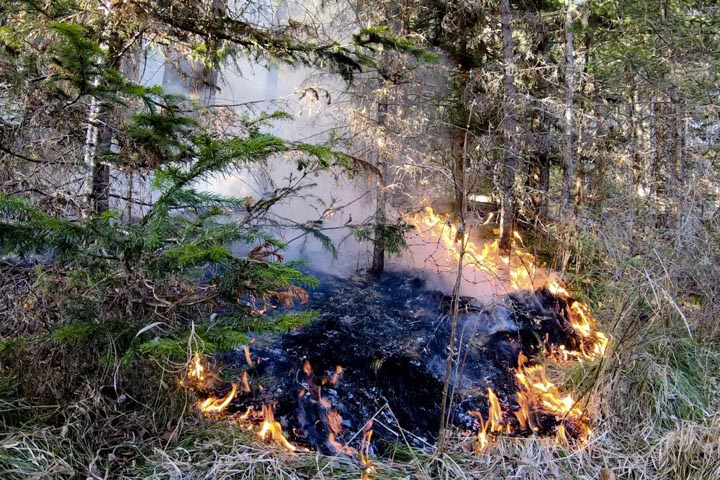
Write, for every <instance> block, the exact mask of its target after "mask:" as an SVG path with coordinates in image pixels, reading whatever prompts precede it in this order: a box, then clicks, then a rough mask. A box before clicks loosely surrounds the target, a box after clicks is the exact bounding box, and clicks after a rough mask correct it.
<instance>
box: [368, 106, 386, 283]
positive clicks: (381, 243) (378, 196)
mask: <svg viewBox="0 0 720 480" xmlns="http://www.w3.org/2000/svg"><path fill="white" fill-rule="evenodd" d="M387 115H388V102H387V99H383V100H382V101H381V102H380V103H379V104H378V127H379V129H380V130H381V132H382V133H381V134H380V135H383V134H384V133H385V127H386V125H387ZM385 148H386V146H385V145H379V146H378V155H377V167H378V170H379V171H380V173H381V174H382V177H380V178H378V181H377V186H376V193H375V235H374V236H375V241H374V242H373V260H372V266H371V267H370V273H372V274H375V275H379V274H381V273H382V272H383V271H384V270H385V237H384V234H383V227H384V225H385V222H386V220H387V218H386V212H385V208H386V204H387V198H386V197H387V195H386V189H387V173H388V168H387V161H386V159H385V151H384V149H385Z"/></svg>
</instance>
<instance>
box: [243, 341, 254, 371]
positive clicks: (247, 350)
mask: <svg viewBox="0 0 720 480" xmlns="http://www.w3.org/2000/svg"><path fill="white" fill-rule="evenodd" d="M243 351H244V352H245V361H246V362H247V364H248V367H250V368H253V367H254V364H253V361H252V357H251V356H250V348H249V347H248V346H247V345H243Z"/></svg>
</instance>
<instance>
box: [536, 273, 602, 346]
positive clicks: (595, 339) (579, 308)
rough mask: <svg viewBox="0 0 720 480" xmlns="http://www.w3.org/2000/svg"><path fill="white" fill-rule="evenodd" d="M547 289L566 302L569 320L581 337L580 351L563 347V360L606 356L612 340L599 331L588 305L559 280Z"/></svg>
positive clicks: (552, 279)
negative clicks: (573, 294)
mask: <svg viewBox="0 0 720 480" xmlns="http://www.w3.org/2000/svg"><path fill="white" fill-rule="evenodd" d="M546 288H547V289H548V291H549V292H550V293H552V294H553V295H555V296H557V297H559V298H561V299H563V300H565V302H567V304H568V306H569V311H568V319H569V320H570V325H571V326H572V328H573V330H575V333H577V334H578V336H580V338H581V339H582V343H581V344H580V351H576V352H573V351H569V350H566V349H565V348H563V347H560V348H559V349H558V351H557V352H554V353H557V354H558V355H559V356H560V357H561V358H562V359H563V360H567V359H568V358H570V357H573V358H578V359H585V358H586V359H595V358H601V357H603V356H605V351H606V350H607V346H608V343H609V341H610V339H609V338H608V336H607V335H605V334H604V333H603V332H601V331H599V330H598V329H597V323H596V322H595V318H594V317H593V315H592V312H591V311H590V307H588V306H587V305H586V304H584V303H582V302H580V301H578V300H576V299H574V298H573V297H572V294H571V293H570V292H569V291H568V290H567V289H566V288H565V287H563V286H562V285H560V282H559V280H558V279H557V278H551V279H550V280H549V281H548V283H547V286H546Z"/></svg>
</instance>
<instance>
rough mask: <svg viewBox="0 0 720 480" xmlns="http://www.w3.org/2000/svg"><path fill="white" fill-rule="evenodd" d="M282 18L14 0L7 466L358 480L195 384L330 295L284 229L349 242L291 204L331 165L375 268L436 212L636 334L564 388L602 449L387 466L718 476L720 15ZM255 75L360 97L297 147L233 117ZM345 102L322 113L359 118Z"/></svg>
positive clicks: (515, 12)
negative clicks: (196, 397) (282, 68)
mask: <svg viewBox="0 0 720 480" xmlns="http://www.w3.org/2000/svg"><path fill="white" fill-rule="evenodd" d="M282 6H284V7H283V8H286V9H287V10H288V11H289V12H290V13H288V14H287V15H285V16H284V17H282V19H279V17H278V14H277V12H278V5H275V4H272V3H271V2H268V3H262V2H243V1H238V2H234V3H233V2H227V3H225V2H222V1H219V0H203V1H194V2H186V1H175V2H165V1H159V0H126V1H120V0H117V1H107V2H96V1H81V0H62V1H54V2H49V1H48V2H43V1H35V0H32V1H15V0H6V1H5V2H3V3H2V4H1V5H0V155H1V156H2V157H1V158H2V160H1V162H2V163H0V250H1V251H0V253H1V254H2V261H0V271H1V272H2V275H1V277H0V289H1V290H2V296H1V297H0V422H1V424H2V425H3V430H2V433H0V472H1V473H2V474H3V478H46V477H47V478H74V477H88V478H110V477H120V478H151V477H152V478H156V477H157V478H161V477H162V478H164V477H168V478H217V477H218V476H220V475H223V474H230V473H240V474H241V475H245V476H246V477H247V478H308V477H313V476H314V475H315V476H317V475H322V472H323V471H324V470H323V469H324V468H327V466H328V465H329V466H330V467H331V470H332V471H333V475H334V477H333V478H344V477H348V478H355V477H357V476H358V475H359V473H358V472H357V469H356V467H355V466H354V465H353V464H352V463H351V462H347V461H345V460H343V459H342V458H330V457H328V458H320V457H318V456H316V455H314V454H313V455H299V456H296V457H292V458H288V457H285V456H283V455H280V454H271V453H269V447H267V446H265V445H262V444H259V443H257V442H256V441H255V440H253V439H252V438H251V437H250V436H249V435H247V434H245V433H243V432H241V431H238V430H237V429H234V428H233V427H232V426H231V425H224V424H213V425H210V424H207V423H205V422H204V421H203V420H202V419H199V418H198V417H197V416H196V415H195V414H194V413H192V412H190V411H189V406H190V404H191V400H192V399H190V398H189V397H188V394H187V393H186V392H185V391H184V390H183V389H182V388H181V387H180V386H179V385H178V382H177V379H178V377H179V376H181V375H182V374H183V372H184V369H185V365H186V364H187V362H188V360H189V359H190V356H191V354H192V352H194V351H196V350H201V351H205V352H210V353H212V352H217V351H222V350H227V349H232V348H235V347H238V346H240V345H243V344H244V343H245V342H246V341H247V333H249V332H259V331H273V332H282V331H286V330H288V329H291V328H295V327H297V326H299V325H303V324H307V323H308V322H311V321H312V315H311V314H307V313H296V314H288V315H283V316H274V317H264V316H258V315H254V314H253V313H252V311H251V310H252V309H251V308H250V307H249V306H248V305H247V303H246V302H240V301H238V299H248V298H252V299H269V298H276V299H278V298H287V297H288V296H289V297H290V298H295V299H300V298H301V297H302V296H303V295H304V289H306V288H308V287H312V286H313V285H314V284H315V282H316V280H315V279H313V278H312V277H310V276H308V275H306V274H305V273H303V270H302V269H300V268H299V267H300V266H299V265H298V264H297V263H295V262H292V261H287V262H286V261H284V254H283V249H284V248H285V246H286V245H285V243H284V241H283V240H281V239H280V238H279V237H278V236H277V235H276V232H277V228H278V227H283V228H292V229H294V231H297V232H299V234H301V235H306V236H309V237H312V238H314V239H315V240H317V241H319V242H320V243H321V244H323V245H324V246H325V247H326V248H327V249H328V250H329V251H331V253H332V250H333V249H334V248H336V247H333V242H332V241H333V239H334V238H335V237H334V236H333V235H332V234H331V232H332V231H333V230H334V229H336V228H337V225H334V224H332V222H331V220H330V219H329V218H326V217H324V216H322V215H321V216H320V218H318V219H315V220H313V221H305V220H304V221H289V220H287V219H284V220H281V219H279V218H278V217H277V215H276V214H275V213H274V208H276V207H277V206H278V205H280V204H282V203H284V202H294V201H300V200H293V199H295V198H299V197H301V196H302V194H303V190H304V188H305V186H306V185H307V182H309V181H313V179H317V178H321V179H323V181H325V180H326V179H331V178H332V177H334V176H338V177H340V176H350V177H353V178H356V179H358V178H360V179H362V182H365V185H367V186H368V191H369V192H370V193H369V197H370V198H371V203H372V207H371V209H370V213H369V214H368V215H366V216H365V217H363V218H356V220H355V221H354V222H347V223H343V225H342V226H344V227H347V229H348V230H349V232H350V233H352V234H354V235H355V237H356V238H357V239H358V240H359V241H363V242H367V245H370V247H369V248H371V253H370V254H369V255H368V258H367V265H364V266H367V267H369V268H370V269H371V270H373V271H375V272H381V271H382V270H383V269H384V268H385V262H386V261H387V259H388V258H391V255H392V254H397V253H399V252H400V250H402V247H403V246H404V240H403V238H404V235H405V234H406V233H407V232H408V230H409V227H408V225H407V224H406V223H405V222H404V220H403V219H404V217H402V216H401V215H400V214H399V213H398V212H400V211H412V209H413V208H414V209H419V208H420V207H421V206H422V204H423V200H433V199H434V200H436V206H437V205H440V204H442V207H441V210H442V209H444V210H445V211H446V212H448V213H452V214H453V215H454V216H453V217H452V218H453V221H455V222H457V224H458V225H461V226H462V227H463V228H467V229H471V228H475V229H480V230H482V228H485V229H486V230H485V232H486V233H487V232H490V231H492V229H493V228H494V229H496V230H497V232H498V235H499V239H500V245H501V248H503V249H504V250H507V251H511V247H512V232H513V231H514V230H515V229H520V230H522V231H523V232H524V235H525V237H526V241H527V243H528V244H529V245H530V248H531V249H532V250H533V253H534V254H535V255H536V257H538V258H540V259H544V260H545V261H546V262H547V263H549V264H550V265H552V266H554V267H556V268H557V269H558V270H561V271H563V272H564V273H565V275H566V276H567V278H568V279H569V280H570V282H571V283H572V284H573V285H574V287H575V290H576V291H578V292H582V293H583V295H584V296H585V297H586V299H587V300H588V302H589V303H590V304H591V305H592V306H593V308H594V310H595V312H596V314H597V316H598V318H599V320H600V322H601V324H602V325H603V327H604V328H605V329H606V330H607V331H608V332H609V333H610V335H611V337H612V342H611V345H610V350H609V355H607V356H606V358H605V359H604V360H602V361H598V362H586V363H583V364H581V365H579V366H577V367H575V368H574V369H572V370H570V371H569V372H566V373H565V375H566V377H567V378H566V380H567V383H568V384H569V385H570V386H571V387H575V388H576V389H577V390H578V391H585V396H586V397H587V399H588V400H587V402H588V404H589V409H590V410H591V411H592V412H594V417H595V427H594V428H595V436H594V439H593V440H592V441H591V442H590V443H589V444H588V445H587V446H585V447H583V448H582V449H581V450H572V449H565V448H563V447H557V446H554V445H551V444H550V443H548V442H546V441H544V440H543V439H536V438H530V439H511V438H507V439H501V440H500V441H499V442H498V444H497V445H495V446H494V447H493V448H494V449H493V450H491V451H489V452H486V453H483V454H482V455H481V456H480V457H478V456H476V455H473V454H468V453H465V452H462V451H461V449H460V448H456V449H453V446H452V445H449V446H447V448H446V450H445V451H444V452H440V453H429V452H417V451H412V452H411V453H410V454H408V456H407V458H408V461H406V462H403V461H398V462H395V463H393V464H391V465H380V464H379V466H378V468H380V469H381V475H384V476H383V477H382V478H407V477H408V476H418V477H421V478H422V477H424V478H465V477H467V478H485V477H487V476H488V475H489V476H500V477H506V478H507V477H511V476H513V475H514V476H516V477H521V478H549V477H551V476H554V477H555V478H613V477H614V476H617V477H620V478H625V477H628V478H708V479H710V478H718V477H719V476H720V445H719V444H718V442H717V438H718V437H719V436H720V415H718V407H719V406H720V405H719V403H720V400H718V398H719V396H718V384H719V382H720V367H719V366H718V365H720V346H719V345H720V344H719V342H720V329H719V328H718V322H717V318H718V315H719V314H720V301H719V298H718V294H719V292H718V288H719V287H718V285H720V278H719V277H720V269H719V268H718V263H719V260H720V247H718V240H719V239H720V224H719V221H718V220H719V218H720V217H719V215H718V210H719V209H720V198H719V197H718V195H719V194H720V189H719V187H720V184H719V183H718V173H720V172H719V170H720V166H719V165H718V161H717V154H718V141H719V138H720V123H719V120H720V119H719V118H718V92H719V90H718V73H719V67H720V57H719V55H720V28H719V27H720V8H718V7H717V6H716V5H715V2H714V1H710V0H707V1H691V0H638V1H633V2H626V1H621V0H588V1H584V2H573V1H571V0H566V1H565V2H563V1H550V0H548V1H545V0H538V1H520V2H511V1H510V0H499V1H442V0H428V1H420V2H411V1H399V2H397V1H396V2H386V1H382V0H378V1H358V2H341V1H339V2H330V3H328V4H327V5H325V4H323V5H318V6H317V7H318V8H317V9H314V8H315V7H313V9H311V8H310V7H307V6H306V7H305V8H303V9H299V10H297V9H294V8H293V7H292V4H288V3H287V2H282ZM295 7H297V6H295ZM320 7H324V8H327V9H330V11H331V12H332V16H333V19H334V20H333V22H332V23H331V24H329V23H327V22H324V21H323V19H324V18H326V16H323V15H322V14H320V13H315V12H322V11H323V10H322V9H321V8H320ZM368 25H370V27H368ZM348 32H352V33H348ZM147 56H155V57H161V58H163V59H164V60H163V61H167V62H168V63H175V64H177V65H179V66H178V72H180V73H182V72H185V73H187V72H191V75H190V76H189V78H186V79H184V81H186V82H187V95H185V96H180V95H176V94H172V93H169V92H167V91H164V90H163V89H162V88H160V87H157V86H153V85H146V84H144V83H143V82H141V77H142V76H141V74H140V72H139V65H141V64H142V62H141V59H143V58H147ZM239 62H250V63H251V64H253V65H257V66H258V68H262V67H265V66H268V67H271V66H272V65H278V64H285V65H289V66H292V67H293V68H298V69H299V68H306V69H311V70H312V71H313V72H315V73H316V74H317V75H327V76H328V78H330V79H331V80H328V82H330V83H332V84H333V85H343V87H342V90H343V95H344V96H343V97H342V98H344V99H345V102H344V103H343V104H342V106H341V107H338V109H337V112H336V113H335V114H337V115H341V116H342V117H341V118H343V119H344V121H343V122H342V128H334V129H332V132H331V133H329V134H327V135H325V136H324V137H323V140H324V142H323V143H319V142H315V141H301V140H296V139H287V138H283V137H282V135H279V134H276V133H272V132H277V131H278V130H273V128H274V127H273V125H276V123H277V122H281V121H284V120H287V117H288V115H287V114H286V113H283V112H281V111H279V110H277V111H259V110H258V109H253V108H250V106H248V105H235V106H232V107H229V106H228V105H216V104H214V103H213V99H214V93H213V92H214V91H215V88H216V87H217V85H218V73H219V72H223V71H224V69H226V68H228V65H233V64H238V63H239ZM318 85H319V84H318V83H312V84H306V85H304V86H303V88H302V89H301V90H300V91H299V92H298V94H297V96H298V97H304V101H309V102H313V101H314V102H318V103H323V102H325V103H330V102H334V101H335V98H333V95H331V94H330V93H329V90H326V89H324V88H322V87H320V86H318ZM320 85H321V84H320ZM208 92H209V93H208ZM273 162H275V163H277V162H282V163H283V164H284V165H289V166H290V167H292V168H291V170H292V171H293V173H292V175H289V174H288V176H287V177H286V178H285V180H286V182H287V183H285V184H277V185H273V188H269V189H266V190H265V192H264V194H263V195H262V196H240V197H237V196H232V195H224V194H220V193H216V192H214V191H212V190H208V189H205V188H202V186H203V185H206V184H208V183H212V182H213V181H214V180H213V179H217V178H220V177H222V176H223V175H232V174H239V173H241V172H247V171H249V170H252V171H258V170H257V169H263V168H266V167H267V165H271V164H273ZM328 181H329V180H328ZM438 199H439V201H437V200H438ZM478 199H480V200H482V201H481V202H478V201H477V200H478ZM493 214H494V215H493ZM478 219H482V221H478ZM485 221H487V225H485V226H484V227H483V226H479V224H480V223H483V222H485ZM283 222H286V223H287V222H290V223H289V224H285V223H283ZM233 245H234V246H235V247H233ZM237 245H247V246H249V247H248V248H246V249H244V250H243V249H238V248H237ZM250 247H252V248H250ZM199 279H202V281H200V280H199ZM218 304H222V305H223V306H226V307H228V308H230V309H231V310H230V311H229V312H227V314H224V315H222V316H221V317H220V318H219V319H218V318H216V317H211V314H212V313H213V312H214V311H215V308H216V307H217V305H218ZM210 318H212V320H210ZM589 378H592V379H593V382H592V385H591V387H590V388H589V390H588V388H585V387H587V386H588V385H587V383H588V380H587V379H589ZM318 465H319V466H318ZM325 471H327V470H325Z"/></svg>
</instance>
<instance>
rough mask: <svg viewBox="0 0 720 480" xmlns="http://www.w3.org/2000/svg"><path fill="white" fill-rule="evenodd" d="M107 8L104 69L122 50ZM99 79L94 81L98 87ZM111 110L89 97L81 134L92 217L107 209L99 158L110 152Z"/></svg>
mask: <svg viewBox="0 0 720 480" xmlns="http://www.w3.org/2000/svg"><path fill="white" fill-rule="evenodd" d="M110 8H111V7H110V6H108V7H107V9H106V10H105V21H106V23H107V27H106V28H109V29H110V31H109V37H110V41H109V43H107V44H106V45H105V48H107V57H106V58H107V62H106V65H105V66H106V67H108V68H118V67H119V65H120V56H121V52H122V51H123V45H122V40H121V39H120V37H119V35H118V34H117V31H116V30H115V29H114V26H113V22H114V19H113V18H112V16H113V12H112V10H110ZM98 83H99V79H98V78H96V79H95V84H96V85H98ZM111 117H112V111H111V109H110V108H108V107H106V106H103V105H101V104H100V101H99V100H98V99H97V98H95V97H93V98H92V99H91V100H90V110H89V112H88V128H87V132H86V135H85V145H84V153H83V157H84V160H85V167H86V192H87V205H88V210H89V211H92V212H94V213H95V214H100V213H103V212H106V211H107V210H108V209H109V208H110V166H109V165H108V164H107V163H104V162H103V160H102V158H103V156H104V155H106V154H108V153H110V151H111V149H112V140H113V138H112V129H111V128H110V123H111Z"/></svg>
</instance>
